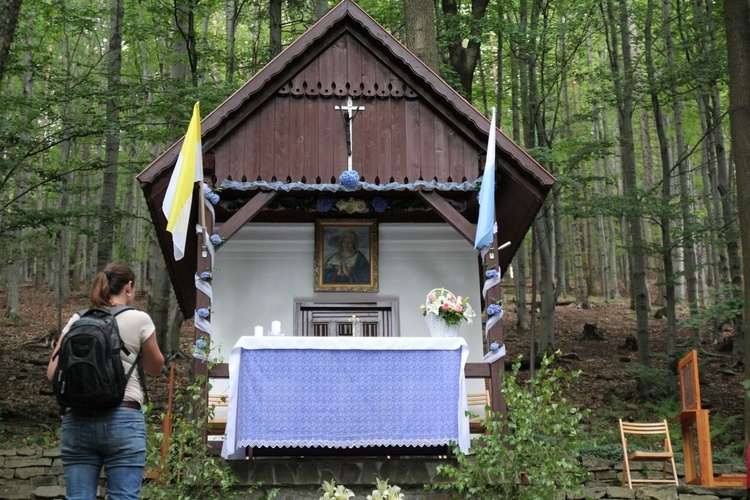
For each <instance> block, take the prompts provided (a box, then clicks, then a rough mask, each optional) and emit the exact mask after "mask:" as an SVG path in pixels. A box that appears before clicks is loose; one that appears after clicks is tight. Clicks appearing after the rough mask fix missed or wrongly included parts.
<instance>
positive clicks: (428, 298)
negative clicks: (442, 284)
mask: <svg viewBox="0 0 750 500" xmlns="http://www.w3.org/2000/svg"><path fill="white" fill-rule="evenodd" d="M436 298H437V297H435V294H434V293H431V294H429V295H428V296H427V300H429V301H430V302H432V301H433V300H435V299H436Z"/></svg>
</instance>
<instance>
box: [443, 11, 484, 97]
mask: <svg viewBox="0 0 750 500" xmlns="http://www.w3.org/2000/svg"><path fill="white" fill-rule="evenodd" d="M488 3H489V0H473V1H472V2H471V17H472V21H473V22H472V23H471V27H470V28H469V36H468V37H467V38H468V41H466V40H465V39H464V38H463V37H462V36H461V35H454V36H453V37H450V38H449V39H448V40H447V45H448V50H447V53H448V64H449V65H450V67H451V68H452V69H453V71H455V72H456V75H458V80H459V82H460V84H461V88H460V89H458V90H459V92H460V93H461V94H462V95H463V96H464V97H466V99H467V100H468V101H471V95H472V85H473V82H474V71H475V70H476V68H477V62H478V61H479V57H480V55H481V54H480V48H481V42H480V41H479V40H480V38H481V36H482V20H483V19H484V16H485V12H486V10H487V4H488ZM442 7H443V14H445V21H446V24H447V25H448V31H449V32H453V33H459V30H458V29H457V28H458V26H459V24H460V23H461V17H462V16H463V15H464V13H463V12H462V11H461V9H460V8H459V7H460V5H459V3H458V2H457V1H456V0H442Z"/></svg>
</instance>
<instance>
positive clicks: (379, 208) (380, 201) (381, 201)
mask: <svg viewBox="0 0 750 500" xmlns="http://www.w3.org/2000/svg"><path fill="white" fill-rule="evenodd" d="M372 209H373V210H375V211H376V212H377V213H379V214H382V213H383V212H385V211H386V210H387V209H388V201H386V199H385V198H383V197H382V196H376V197H375V198H373V199H372Z"/></svg>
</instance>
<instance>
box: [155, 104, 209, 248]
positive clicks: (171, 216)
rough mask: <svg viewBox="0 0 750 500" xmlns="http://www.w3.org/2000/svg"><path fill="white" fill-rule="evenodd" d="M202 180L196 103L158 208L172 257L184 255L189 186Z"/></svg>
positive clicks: (201, 156) (197, 105) (188, 215)
mask: <svg viewBox="0 0 750 500" xmlns="http://www.w3.org/2000/svg"><path fill="white" fill-rule="evenodd" d="M202 180H203V151H202V149H201V109H200V103H199V102H196V103H195V106H194V107H193V118H192V119H191V120H190V126H189V127H188V130H187V133H186V134H185V139H184V140H183V141H182V149H181V150H180V156H179V157H178V158H177V164H176V165H175V167H174V171H173V172H172V177H171V178H170V179H169V186H168V187H167V194H166V195H165V196H164V202H163V203H162V205H161V209H162V211H163V212H164V215H165V216H166V217H167V231H169V232H170V233H172V242H173V245H174V258H175V260H180V259H181V258H183V257H184V256H185V241H186V240H187V232H188V222H189V220H190V207H191V206H192V201H193V187H194V186H195V183H196V182H199V181H202Z"/></svg>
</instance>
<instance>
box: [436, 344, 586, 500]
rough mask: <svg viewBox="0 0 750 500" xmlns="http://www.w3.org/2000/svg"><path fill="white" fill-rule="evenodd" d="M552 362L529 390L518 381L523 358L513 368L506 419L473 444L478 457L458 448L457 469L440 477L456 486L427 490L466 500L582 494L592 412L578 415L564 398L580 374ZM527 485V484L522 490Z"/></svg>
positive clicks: (444, 469) (506, 384) (506, 387)
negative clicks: (587, 421) (588, 420)
mask: <svg viewBox="0 0 750 500" xmlns="http://www.w3.org/2000/svg"><path fill="white" fill-rule="evenodd" d="M553 358H554V356H550V357H545V358H544V360H543V361H542V366H541V368H540V369H539V370H538V371H537V372H536V373H535V375H534V377H533V379H532V380H531V381H530V382H528V386H525V385H524V386H522V384H524V383H523V382H520V381H519V380H518V374H519V371H520V367H521V361H520V358H519V359H518V360H517V361H516V362H515V363H514V365H513V369H512V371H511V372H510V373H507V374H506V376H505V379H504V381H503V394H504V396H505V400H506V402H507V406H508V415H507V418H502V416H501V415H496V418H493V419H488V421H487V428H488V430H489V434H488V435H482V436H479V437H477V438H475V439H474V440H473V442H472V448H471V450H470V452H471V453H473V455H464V454H463V453H461V452H460V450H459V449H458V448H455V449H454V453H455V455H456V459H457V462H458V465H457V466H453V465H441V466H438V472H439V473H440V474H442V475H443V476H444V477H446V478H448V479H450V480H451V481H449V482H443V483H439V484H436V485H432V486H427V487H428V488H429V487H431V488H435V489H439V490H442V491H448V492H455V493H458V494H459V495H461V496H462V497H464V498H488V499H489V498H492V499H495V498H513V499H520V500H523V499H539V498H553V497H554V495H555V493H556V492H557V491H565V492H576V491H580V488H581V486H580V485H581V484H582V483H584V482H585V481H586V479H587V478H588V472H587V471H586V470H585V469H584V468H583V467H582V465H581V462H580V460H579V458H578V457H579V456H580V450H581V449H582V447H583V446H584V444H585V443H586V442H587V441H588V440H587V439H586V437H585V436H584V435H583V432H582V430H581V423H582V420H583V419H584V418H585V417H586V415H587V414H588V412H587V411H579V410H578V409H576V408H575V407H574V406H573V405H572V404H571V403H570V402H569V401H567V400H566V399H565V398H564V397H563V391H564V389H565V388H567V387H570V385H572V384H574V383H575V382H576V380H577V379H578V376H579V374H580V372H574V373H566V372H564V371H563V370H562V369H561V368H553V367H552V361H553ZM487 410H489V407H488V408H487ZM523 476H525V477H523ZM523 479H528V484H525V485H522V484H521V483H522V480H523Z"/></svg>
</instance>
